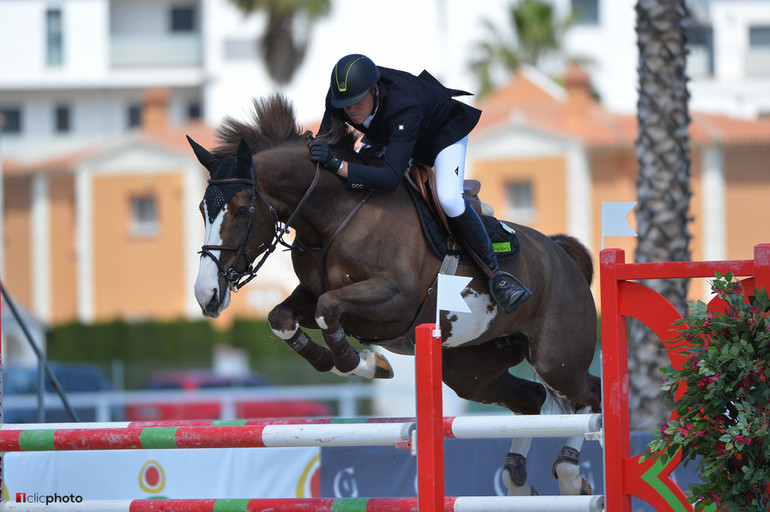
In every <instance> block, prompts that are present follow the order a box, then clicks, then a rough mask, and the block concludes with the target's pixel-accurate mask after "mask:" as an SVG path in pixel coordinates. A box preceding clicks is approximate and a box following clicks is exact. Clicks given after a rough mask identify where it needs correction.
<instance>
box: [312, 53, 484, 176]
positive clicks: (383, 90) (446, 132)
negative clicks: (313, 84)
mask: <svg viewBox="0 0 770 512" xmlns="http://www.w3.org/2000/svg"><path fill="white" fill-rule="evenodd" d="M379 70H380V80H379V82H377V83H378V85H379V104H378V106H377V111H376V113H375V115H374V117H373V118H372V121H371V123H370V124H369V127H368V128H365V127H364V126H362V125H357V124H354V123H352V122H351V121H350V118H349V117H348V116H347V114H345V111H344V109H341V108H334V107H333V106H332V105H331V90H329V92H328V94H327V95H326V112H324V117H323V120H322V121H321V127H320V128H319V130H318V131H319V133H323V132H324V131H326V130H328V129H329V127H330V126H331V120H332V118H335V117H336V118H338V119H341V120H343V121H345V122H347V123H348V124H350V125H351V126H353V127H354V128H356V129H357V130H359V131H360V132H362V133H363V134H364V139H363V142H364V143H366V144H370V145H374V146H381V147H382V148H383V149H384V150H385V161H384V164H383V165H382V167H374V166H368V165H361V164H354V163H350V162H348V179H347V184H346V186H347V187H348V188H356V189H360V188H370V189H375V190H395V189H396V187H398V185H399V183H400V182H401V179H402V178H403V176H404V173H405V172H406V170H407V168H408V166H409V162H410V160H411V159H414V160H415V161H417V162H420V163H423V164H426V165H431V166H432V165H433V163H434V161H435V159H436V155H438V153H439V152H440V151H441V150H442V149H444V148H446V147H447V146H450V145H451V144H454V143H455V142H457V141H459V140H461V139H462V138H463V137H465V136H466V135H468V134H469V133H470V132H471V130H472V129H473V127H474V126H476V123H478V121H479V118H480V117H481V111H480V110H478V109H475V108H473V107H470V106H468V105H466V104H465V103H462V102H460V101H457V100H455V99H453V97H454V96H462V95H468V94H470V93H467V92H464V91H459V90H456V89H447V88H446V87H444V86H443V85H442V84H441V83H440V82H439V81H438V80H436V79H435V78H434V77H433V76H432V75H431V74H430V73H428V72H427V71H423V72H422V73H420V75H419V76H414V75H412V74H410V73H407V72H405V71H398V70H395V69H390V68H384V67H379Z"/></svg>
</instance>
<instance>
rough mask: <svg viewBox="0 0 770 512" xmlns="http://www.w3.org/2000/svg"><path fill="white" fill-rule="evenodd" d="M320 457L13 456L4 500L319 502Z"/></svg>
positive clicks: (183, 453)
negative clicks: (289, 499) (255, 499)
mask: <svg viewBox="0 0 770 512" xmlns="http://www.w3.org/2000/svg"><path fill="white" fill-rule="evenodd" d="M320 459H321V449H320V448H318V447H311V448H218V449H191V450H106V451H83V452H77V451H72V452H28V453H7V454H6V455H5V456H4V465H5V468H4V474H3V477H4V478H3V484H4V487H5V489H4V495H5V498H4V499H7V500H10V501H25V502H27V501H29V502H40V503H45V502H46V501H50V503H67V502H75V503H77V502H79V501H82V500H108V499H146V498H255V497H263V498H292V497H297V498H310V497H318V496H319V485H320ZM78 497H79V498H80V500H79V499H78ZM17 498H19V499H18V500H17ZM50 503H49V504H50Z"/></svg>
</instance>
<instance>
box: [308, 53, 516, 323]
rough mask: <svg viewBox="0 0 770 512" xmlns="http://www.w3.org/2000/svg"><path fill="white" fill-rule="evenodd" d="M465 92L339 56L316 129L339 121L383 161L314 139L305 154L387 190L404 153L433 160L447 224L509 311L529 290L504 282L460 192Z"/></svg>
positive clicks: (468, 115)
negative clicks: (366, 160)
mask: <svg viewBox="0 0 770 512" xmlns="http://www.w3.org/2000/svg"><path fill="white" fill-rule="evenodd" d="M468 94H469V93H467V92H464V91H459V90H455V89H447V88H446V87H444V86H443V85H442V84H441V83H440V82H439V81H438V80H436V79H435V78H434V77H433V76H431V75H430V74H429V73H428V72H427V71H423V72H422V73H420V75H419V76H414V75H412V74H410V73H407V72H405V71H398V70H395V69H389V68H385V67H378V66H375V64H374V62H372V61H371V60H370V59H369V58H368V57H366V56H364V55H359V54H353V55H347V56H345V57H343V58H341V59H340V60H339V62H337V64H336V65H335V66H334V69H333V70H332V74H331V86H330V88H329V92H328V94H327V96H326V111H325V112H324V117H323V120H322V121H321V126H320V128H319V130H318V132H319V133H324V132H326V131H328V130H329V129H330V128H331V126H332V120H333V119H334V118H336V119H339V120H342V121H344V122H346V123H348V124H350V125H351V126H353V127H354V128H356V129H357V130H359V131H360V132H362V133H363V134H364V138H363V140H362V144H363V145H364V147H369V148H371V149H373V150H374V151H375V152H376V153H377V154H378V156H381V157H384V163H383V165H382V166H381V167H375V166H370V165H362V164H357V163H352V162H346V161H343V160H342V159H341V158H339V157H338V156H336V155H335V154H334V153H333V152H332V150H331V148H330V147H329V145H328V144H326V143H324V142H322V141H320V140H315V141H314V142H313V143H312V144H311V145H310V158H311V160H312V161H313V162H316V163H318V164H320V165H321V166H323V167H324V168H326V169H328V170H330V171H332V172H335V173H336V174H338V175H339V176H341V177H343V178H345V179H346V180H347V181H346V187H347V188H349V189H362V188H367V189H375V190H386V191H392V190H395V189H396V187H398V185H399V183H400V182H401V180H402V179H403V177H404V173H405V172H406V171H407V170H408V168H409V167H410V164H411V161H412V159H414V160H415V161H419V162H421V163H424V164H427V165H433V166H434V167H435V170H436V182H437V184H436V187H437V191H436V192H437V196H438V201H439V203H440V204H441V209H442V210H443V211H444V213H445V214H446V216H447V220H448V222H449V227H450V229H451V230H452V232H453V233H455V234H456V235H457V236H458V237H459V238H460V239H461V240H462V242H463V243H464V244H466V245H468V246H469V247H470V248H471V249H473V251H474V252H476V253H477V254H478V255H479V256H480V257H481V259H482V260H483V262H484V263H485V264H486V265H487V266H488V267H489V269H490V270H491V271H492V272H493V273H494V278H493V279H491V280H490V290H491V291H492V295H493V297H495V299H496V300H497V303H498V304H499V305H500V307H501V308H502V309H503V310H504V311H505V312H506V313H508V314H510V313H511V312H513V311H514V310H515V309H516V308H518V307H519V306H520V305H521V304H522V303H524V301H526V300H527V299H528V298H529V297H530V296H531V293H530V291H529V290H528V289H527V288H525V287H519V286H516V285H513V284H511V283H509V282H508V281H506V279H505V273H504V272H502V271H501V270H500V266H499V264H498V261H497V256H496V255H495V252H494V250H493V248H492V242H491V241H490V239H489V235H488V234H487V231H486V229H484V225H483V224H482V222H481V218H480V217H479V216H478V215H477V214H476V212H475V210H474V209H473V208H471V207H470V206H468V205H467V203H466V201H465V200H464V198H463V193H462V187H463V179H464V174H465V153H466V148H467V144H468V134H469V133H470V131H471V130H472V129H473V127H474V126H476V123H477V122H478V120H479V117H480V116H481V111H480V110H478V109H475V108H473V107H470V106H468V105H466V104H464V103H462V102H460V101H457V100H455V99H453V97H454V96H461V95H468Z"/></svg>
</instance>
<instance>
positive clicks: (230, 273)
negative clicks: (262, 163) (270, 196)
mask: <svg viewBox="0 0 770 512" xmlns="http://www.w3.org/2000/svg"><path fill="white" fill-rule="evenodd" d="M250 173H251V178H250V179H246V178H221V179H209V180H208V184H209V185H246V186H248V187H249V188H250V189H251V206H250V208H249V221H248V224H247V228H246V235H245V236H244V237H243V239H242V240H241V243H240V244H239V245H238V246H233V245H203V246H201V250H200V251H198V254H201V255H203V256H208V257H209V258H211V259H212V260H213V261H214V263H215V264H216V266H217V268H218V269H219V275H220V276H222V278H224V280H225V281H226V282H227V287H228V288H229V289H230V290H231V291H233V292H237V291H238V290H240V289H241V288H242V287H243V286H245V285H246V284H247V283H248V282H249V281H251V280H252V279H254V278H255V277H257V272H258V271H259V269H260V268H262V265H264V264H265V261H267V257H268V256H270V254H272V253H273V251H275V249H276V247H277V246H278V244H281V245H283V246H284V247H286V248H288V249H293V248H294V247H293V246H292V245H290V244H288V243H286V242H285V241H284V240H283V237H284V236H285V235H287V234H289V232H290V229H289V226H290V225H291V223H292V221H293V220H294V218H295V217H296V216H297V213H298V212H299V210H300V209H301V208H302V206H303V205H304V204H305V201H306V200H307V198H308V196H310V193H311V192H312V191H313V189H314V188H315V186H316V184H317V183H318V178H319V176H320V174H321V173H320V167H319V166H318V165H317V164H316V168H315V175H314V176H313V182H312V183H311V184H310V187H308V189H307V191H305V195H304V196H303V197H302V199H301V200H300V202H299V203H298V204H297V206H296V208H294V211H293V212H292V213H291V215H290V216H289V220H287V221H286V222H285V223H282V222H281V221H280V220H279V219H278V213H277V212H276V210H275V208H273V207H272V206H271V205H270V204H269V203H268V202H267V201H266V200H265V198H264V197H263V196H262V193H261V192H260V190H259V185H258V184H257V171H256V167H255V166H254V164H252V165H251V168H250ZM257 198H259V199H260V200H261V201H262V202H263V203H265V205H266V206H267V207H268V209H269V210H270V213H271V214H272V215H273V224H274V231H273V238H272V239H271V240H270V245H269V246H268V247H267V249H265V252H264V253H263V255H262V258H261V259H260V260H259V262H257V264H256V265H254V264H252V263H249V260H248V258H247V256H246V244H247V243H248V240H249V238H250V237H251V230H252V229H253V228H254V219H255V218H256V212H257ZM215 250H216V251H228V252H234V253H235V260H234V261H233V264H232V265H231V266H230V268H228V269H225V268H224V265H222V262H221V261H220V260H219V258H217V257H216V256H215V255H214V253H212V252H211V251H215ZM241 258H243V261H244V262H245V264H246V268H245V270H243V271H241V272H239V271H237V270H236V269H235V267H236V265H237V264H238V262H239V261H240V259H241Z"/></svg>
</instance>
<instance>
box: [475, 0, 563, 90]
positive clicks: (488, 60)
mask: <svg viewBox="0 0 770 512" xmlns="http://www.w3.org/2000/svg"><path fill="white" fill-rule="evenodd" d="M508 21H509V24H510V25H509V27H507V28H506V30H504V31H501V30H499V29H498V28H497V26H496V24H495V23H493V22H492V21H491V20H489V19H485V20H483V21H482V23H483V25H484V26H485V27H486V30H487V32H488V33H489V39H488V40H486V41H481V42H479V43H477V45H476V52H477V53H478V57H477V58H476V59H474V60H473V61H472V62H471V64H470V67H471V70H472V71H473V72H474V73H475V74H476V75H477V78H478V81H479V91H480V92H479V94H480V95H482V96H483V95H484V94H487V93H489V92H490V91H492V90H493V89H494V88H495V86H496V85H498V84H496V83H495V75H496V74H497V73H499V72H502V73H503V74H506V75H507V74H509V73H510V72H511V71H514V70H516V69H517V68H518V67H519V66H520V65H522V64H529V65H532V66H539V65H541V64H542V61H543V59H544V58H545V57H546V56H550V55H552V54H558V53H559V51H560V49H561V43H562V38H563V36H564V33H565V31H566V30H567V28H568V27H569V25H570V24H571V22H572V20H571V18H567V19H565V20H561V21H559V20H557V19H556V17H555V15H554V12H553V6H552V5H551V4H550V3H547V2H545V1H543V0H523V1H521V2H518V3H515V4H514V3H512V4H510V5H509V11H508ZM509 29H510V30H509Z"/></svg>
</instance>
